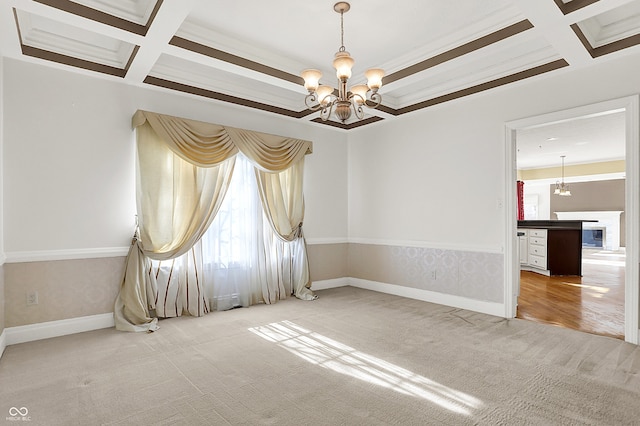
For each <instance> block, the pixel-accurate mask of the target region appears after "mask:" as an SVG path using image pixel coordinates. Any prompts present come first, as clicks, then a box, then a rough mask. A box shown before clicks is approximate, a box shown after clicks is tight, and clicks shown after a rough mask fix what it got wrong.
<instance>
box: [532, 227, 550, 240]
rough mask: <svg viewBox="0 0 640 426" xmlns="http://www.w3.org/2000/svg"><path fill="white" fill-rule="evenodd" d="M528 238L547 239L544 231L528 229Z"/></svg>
mask: <svg viewBox="0 0 640 426" xmlns="http://www.w3.org/2000/svg"><path fill="white" fill-rule="evenodd" d="M529 237H538V238H547V230H546V229H530V230H529Z"/></svg>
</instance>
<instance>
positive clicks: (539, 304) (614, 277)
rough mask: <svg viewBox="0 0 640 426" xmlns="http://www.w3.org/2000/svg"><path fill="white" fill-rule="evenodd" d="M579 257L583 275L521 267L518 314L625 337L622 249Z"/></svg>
mask: <svg viewBox="0 0 640 426" xmlns="http://www.w3.org/2000/svg"><path fill="white" fill-rule="evenodd" d="M582 259H583V260H582V274H583V276H582V277H576V276H559V277H547V276H544V275H541V274H536V273H535V272H528V271H521V272H520V297H519V298H518V310H517V318H522V319H526V320H531V321H536V322H540V323H545V324H553V325H557V326H561V327H566V328H571V329H574V330H580V331H584V332H587V333H592V334H600V335H605V336H610V337H615V338H618V339H624V272H625V268H624V260H625V254H624V251H618V252H610V251H600V250H593V249H586V250H583V258H582Z"/></svg>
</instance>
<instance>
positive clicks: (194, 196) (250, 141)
mask: <svg viewBox="0 0 640 426" xmlns="http://www.w3.org/2000/svg"><path fill="white" fill-rule="evenodd" d="M132 124H133V127H134V128H136V129H137V145H138V166H139V167H138V174H137V208H138V221H139V231H137V232H136V235H135V237H134V239H133V242H132V245H131V248H130V251H129V255H128V256H127V265H126V268H125V275H124V277H123V282H122V287H121V290H120V293H119V295H118V298H117V300H116V304H115V313H114V317H115V322H116V328H117V329H119V330H124V331H143V330H154V329H156V328H157V317H158V316H161V317H163V316H173V315H169V312H176V313H177V314H178V315H179V314H180V313H181V312H182V311H185V312H188V313H190V314H192V315H203V314H205V313H206V312H208V311H209V306H208V298H207V297H206V291H205V289H204V278H203V272H202V270H203V267H202V256H201V250H202V247H201V245H200V244H196V243H198V242H199V241H200V239H201V237H202V236H203V234H204V233H205V232H206V230H207V229H208V227H209V225H210V224H211V222H212V221H213V219H214V217H215V215H216V212H217V211H218V209H219V208H220V205H221V203H222V201H223V199H224V197H225V194H226V191H227V188H228V187H229V182H230V180H231V176H232V174H233V170H234V165H235V160H236V154H238V153H242V154H243V155H244V156H245V157H247V158H248V160H249V161H250V162H251V163H252V164H253V166H254V167H255V169H256V179H257V180H258V186H259V188H260V197H261V199H262V201H263V209H264V212H265V215H266V216H267V217H268V220H269V223H270V224H271V225H272V227H273V229H274V232H275V233H276V234H277V235H278V237H279V238H280V239H282V240H283V241H287V242H293V244H294V245H295V246H296V247H297V248H296V249H295V250H294V251H295V255H294V259H293V260H292V261H291V264H292V268H293V269H292V271H291V274H290V276H292V277H294V278H295V282H293V283H292V289H293V292H294V294H295V295H296V297H299V298H301V299H313V298H314V297H315V296H314V295H313V293H312V292H311V290H310V289H309V287H310V285H311V283H310V281H309V268H308V260H307V257H306V247H305V243H304V237H303V234H302V220H303V217H304V201H303V197H302V175H303V167H304V161H303V159H304V156H305V155H306V154H309V153H311V152H312V148H313V145H312V143H311V142H309V141H305V140H300V139H292V138H286V137H280V136H275V135H269V134H265V133H259V132H252V131H248V130H242V129H236V128H231V127H226V126H221V125H217V124H211V123H204V122H200V121H195V120H188V119H182V118H178V117H172V116H167V115H162V114H156V113H152V112H148V111H137V112H136V113H135V115H134V116H133V120H132ZM183 255H186V257H187V259H191V260H187V261H186V262H183V263H186V264H187V265H188V266H187V267H184V268H182V269H181V272H180V274H182V279H180V277H178V281H177V284H173V285H170V284H168V285H167V286H166V288H163V289H162V292H161V293H160V292H158V286H157V282H158V279H161V278H163V274H165V273H167V269H165V270H162V268H161V267H157V268H155V270H154V268H153V267H152V260H153V261H168V260H171V259H176V258H178V257H180V256H183ZM166 263H167V262H162V264H166ZM156 265H159V264H158V263H157V262H156ZM168 270H169V271H173V270H174V269H173V268H169V269H168ZM164 278H166V277H164ZM164 278H163V280H164ZM165 281H166V282H167V283H170V277H169V278H167V279H166V280H165ZM172 291H175V292H176V294H175V297H173V300H175V302H174V305H173V306H168V305H167V304H166V303H160V302H164V301H166V298H167V297H168V296H169V292H172ZM265 302H267V303H270V301H269V300H265Z"/></svg>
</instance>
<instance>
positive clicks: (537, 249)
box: [528, 244, 547, 257]
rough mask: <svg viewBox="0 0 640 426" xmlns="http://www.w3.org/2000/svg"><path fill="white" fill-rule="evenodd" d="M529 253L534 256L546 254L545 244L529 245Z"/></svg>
mask: <svg viewBox="0 0 640 426" xmlns="http://www.w3.org/2000/svg"><path fill="white" fill-rule="evenodd" d="M528 251H529V254H533V255H536V256H545V257H546V256H547V248H546V247H545V246H539V245H538V246H537V245H533V244H531V245H529V250H528Z"/></svg>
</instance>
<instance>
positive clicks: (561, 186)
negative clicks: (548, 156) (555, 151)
mask: <svg viewBox="0 0 640 426" xmlns="http://www.w3.org/2000/svg"><path fill="white" fill-rule="evenodd" d="M564 157H566V155H561V156H560V158H562V181H561V182H556V190H555V191H553V193H554V194H555V195H562V196H564V197H570V196H571V191H569V185H567V184H566V183H564Z"/></svg>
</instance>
